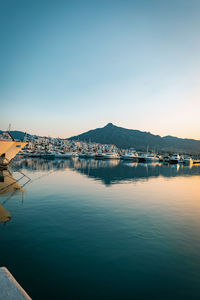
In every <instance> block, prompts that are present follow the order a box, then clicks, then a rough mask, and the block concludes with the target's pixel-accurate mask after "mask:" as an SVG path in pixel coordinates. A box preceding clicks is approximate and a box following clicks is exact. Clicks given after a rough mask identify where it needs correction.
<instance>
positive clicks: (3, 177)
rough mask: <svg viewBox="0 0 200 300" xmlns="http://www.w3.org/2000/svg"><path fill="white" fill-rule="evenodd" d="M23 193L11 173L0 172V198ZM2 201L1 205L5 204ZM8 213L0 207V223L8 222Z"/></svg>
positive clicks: (9, 217) (7, 171) (6, 171)
mask: <svg viewBox="0 0 200 300" xmlns="http://www.w3.org/2000/svg"><path fill="white" fill-rule="evenodd" d="M19 192H21V193H22V192H23V189H22V187H21V186H20V185H19V183H18V182H17V180H16V179H15V178H14V177H13V176H12V174H11V172H10V171H9V170H8V169H6V170H0V196H4V195H13V194H15V193H19ZM5 202H6V201H4V202H3V203H5ZM10 219H11V215H10V213H9V212H8V211H7V210H6V209H5V208H4V207H3V206H2V205H0V223H5V222H8V221H10Z"/></svg>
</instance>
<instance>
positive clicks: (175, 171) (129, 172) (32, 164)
mask: <svg viewBox="0 0 200 300" xmlns="http://www.w3.org/2000/svg"><path fill="white" fill-rule="evenodd" d="M16 163H17V165H18V167H19V168H23V169H28V170H31V171H50V170H62V169H63V170H64V169H73V170H75V171H77V172H79V173H81V174H84V175H86V176H88V177H90V178H93V179H94V180H100V181H102V182H103V183H104V184H105V185H110V184H114V183H119V182H121V181H138V180H144V179H148V178H150V177H159V176H163V177H175V176H191V175H200V166H198V165H194V166H192V167H191V166H184V165H166V164H162V163H137V162H125V161H120V160H95V159H69V160H59V159H58V160H42V159H22V160H20V161H17V162H16Z"/></svg>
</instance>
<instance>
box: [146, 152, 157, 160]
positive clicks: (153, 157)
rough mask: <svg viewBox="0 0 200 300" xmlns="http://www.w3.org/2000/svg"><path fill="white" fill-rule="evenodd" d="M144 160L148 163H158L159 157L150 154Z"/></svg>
mask: <svg viewBox="0 0 200 300" xmlns="http://www.w3.org/2000/svg"><path fill="white" fill-rule="evenodd" d="M144 160H145V161H146V162H158V161H159V157H158V156H156V155H155V154H153V153H148V154H146V155H145V156H144Z"/></svg>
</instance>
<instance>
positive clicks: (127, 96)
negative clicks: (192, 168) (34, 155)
mask: <svg viewBox="0 0 200 300" xmlns="http://www.w3.org/2000/svg"><path fill="white" fill-rule="evenodd" d="M0 111H1V116H0V129H3V130H6V129H7V128H8V125H9V123H11V124H12V130H23V131H27V132H29V133H32V134H34V133H35V134H40V135H50V136H55V137H57V136H60V137H69V136H71V135H74V134H78V133H81V132H84V131H86V130H89V129H92V128H96V127H103V126H104V125H106V123H108V122H112V123H114V124H116V125H118V126H122V127H126V128H132V129H139V130H144V131H150V132H152V133H154V134H159V135H161V136H164V135H168V134H170V135H175V136H179V137H189V138H196V139H200V1H199V0H197V1H194V0H190V1H188V0H180V1H179V0H167V1H164V0H157V1H156V0H155V1H154V0H132V1H127V0H121V1H118V0H113V1H109V0H106V1H103V0H99V1H97V0H93V1H87V0H80V1H76V0H71V1H67V0H65V1H64V0H63V1H62V0H54V1H51V0H47V1H45V0H32V1H30V0H0Z"/></svg>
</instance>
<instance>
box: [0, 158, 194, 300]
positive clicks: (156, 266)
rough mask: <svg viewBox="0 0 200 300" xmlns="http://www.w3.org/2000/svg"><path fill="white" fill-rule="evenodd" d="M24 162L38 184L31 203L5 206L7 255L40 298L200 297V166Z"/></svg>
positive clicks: (4, 259) (5, 260) (2, 232)
mask: <svg viewBox="0 0 200 300" xmlns="http://www.w3.org/2000/svg"><path fill="white" fill-rule="evenodd" d="M16 164H18V166H16V167H19V168H21V169H22V172H23V173H24V174H27V175H29V176H30V178H31V182H30V184H29V185H27V186H26V190H27V193H26V201H25V202H24V205H23V206H21V205H18V202H17V201H7V202H6V204H5V206H4V204H3V206H4V208H6V209H7V210H8V211H10V212H11V214H12V215H13V214H14V216H15V217H14V218H12V222H9V223H8V226H6V227H3V226H0V236H1V247H0V257H1V264H4V265H7V266H8V267H9V268H10V269H12V270H13V273H14V274H19V275H20V278H21V279H20V280H21V282H23V287H24V288H25V290H27V291H28V292H29V294H30V296H31V297H32V298H33V299H91V298H95V299H96V300H99V299H111V300H112V299H115V300H116V299H133V298H135V299H140V300H142V299H144V300H146V299H149V297H150V298H151V299H167V300H168V299H190V300H196V299H198V296H199V294H200V276H199V274H200V240H199V230H200V219H199V216H200V201H199V199H200V197H199V194H200V193H199V182H200V181H199V180H200V176H199V175H200V167H199V166H194V167H192V168H189V167H186V166H182V165H180V166H176V165H173V166H169V165H164V164H159V163H154V164H142V163H132V162H123V161H117V162H116V161H99V160H98V161H97V160H92V159H91V160H84V159H81V160H79V159H74V160H56V159H55V160H51V161H45V160H42V159H26V160H24V159H22V160H20V161H17V162H16ZM14 175H15V176H14V177H15V178H16V176H17V175H16V173H14ZM49 175H50V176H49ZM196 175H197V176H196ZM6 180H7V179H6V178H4V182H5V181H6ZM96 180H97V181H98V182H97V181H96ZM20 182H21V181H20ZM101 183H103V184H101ZM117 183H120V184H117ZM17 184H18V182H17ZM21 185H22V184H21ZM105 185H106V188H105ZM4 191H5V189H4ZM6 197H7V195H6ZM13 198H14V197H13ZM12 200H13V199H12ZM1 202H2V201H1ZM12 249H14V254H15V255H12V252H13V251H12ZM30 270H31V272H30ZM52 270H53V272H54V276H52ZM86 271H87V272H86ZM38 273H39V275H40V276H39V277H40V280H38ZM66 276H67V277H66ZM91 283H92V284H91ZM102 286H103V287H105V289H102ZM180 287H181V288H180ZM94 295H95V296H94ZM133 295H134V296H133ZM149 295H150V296H149Z"/></svg>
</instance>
